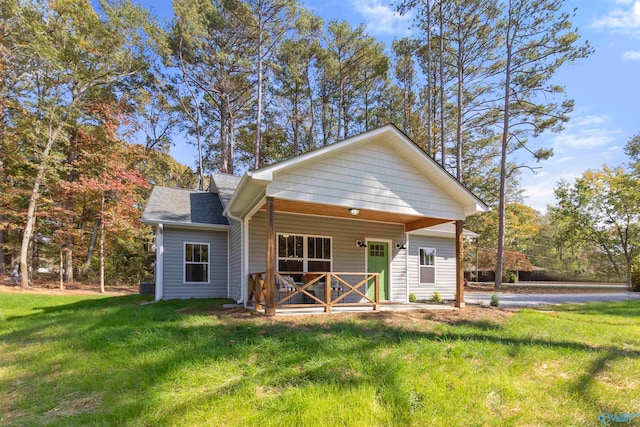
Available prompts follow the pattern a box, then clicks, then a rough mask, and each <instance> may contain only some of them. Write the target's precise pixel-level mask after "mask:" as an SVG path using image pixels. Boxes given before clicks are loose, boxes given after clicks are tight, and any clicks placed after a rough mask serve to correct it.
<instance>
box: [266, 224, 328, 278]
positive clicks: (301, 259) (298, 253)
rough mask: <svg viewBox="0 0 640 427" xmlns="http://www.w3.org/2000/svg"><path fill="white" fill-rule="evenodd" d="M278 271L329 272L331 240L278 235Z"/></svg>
mask: <svg viewBox="0 0 640 427" xmlns="http://www.w3.org/2000/svg"><path fill="white" fill-rule="evenodd" d="M278 271H304V272H313V271H331V238H330V237H324V236H305V235H293V234H284V233H283V234H278Z"/></svg>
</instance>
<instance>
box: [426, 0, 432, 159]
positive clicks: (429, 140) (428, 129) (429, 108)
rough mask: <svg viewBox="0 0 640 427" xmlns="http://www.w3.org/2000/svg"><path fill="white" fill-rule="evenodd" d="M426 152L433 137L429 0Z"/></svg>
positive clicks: (430, 146) (430, 153)
mask: <svg viewBox="0 0 640 427" xmlns="http://www.w3.org/2000/svg"><path fill="white" fill-rule="evenodd" d="M426 62H427V72H426V74H427V153H428V154H429V155H430V156H431V157H433V138H432V136H431V131H432V129H431V127H432V124H431V110H432V109H433V107H432V105H431V104H432V99H431V93H432V92H433V82H432V81H431V0H427V61H426Z"/></svg>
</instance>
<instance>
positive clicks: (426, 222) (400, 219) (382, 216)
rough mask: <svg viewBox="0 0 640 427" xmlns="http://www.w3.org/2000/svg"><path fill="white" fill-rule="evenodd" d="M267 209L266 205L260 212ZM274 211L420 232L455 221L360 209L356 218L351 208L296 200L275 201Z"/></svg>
mask: <svg viewBox="0 0 640 427" xmlns="http://www.w3.org/2000/svg"><path fill="white" fill-rule="evenodd" d="M265 209H266V203H265V204H263V205H262V206H261V207H260V210H265ZM274 210H275V211H277V212H291V213H299V214H306V215H318V216H327V217H337V218H349V219H359V220H363V221H379V222H390V223H396V224H404V225H405V230H406V231H413V230H418V229H420V228H425V227H432V226H434V225H438V224H444V223H447V222H451V221H454V220H453V219H443V218H429V217H423V216H419V215H407V214H397V213H390V212H381V211H373V210H367V209H360V213H359V214H358V215H356V216H354V215H351V214H350V213H349V208H348V207H344V206H333V205H322V204H318V203H310V202H300V201H294V200H284V199H275V200H274Z"/></svg>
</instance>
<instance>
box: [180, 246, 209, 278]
mask: <svg viewBox="0 0 640 427" xmlns="http://www.w3.org/2000/svg"><path fill="white" fill-rule="evenodd" d="M208 282H209V244H208V243H186V242H185V244H184V283H208Z"/></svg>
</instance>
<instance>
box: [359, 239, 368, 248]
mask: <svg viewBox="0 0 640 427" xmlns="http://www.w3.org/2000/svg"><path fill="white" fill-rule="evenodd" d="M356 247H357V248H366V247H367V244H366V243H364V242H363V241H362V240H356Z"/></svg>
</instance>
